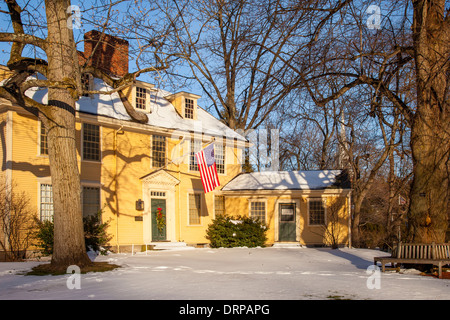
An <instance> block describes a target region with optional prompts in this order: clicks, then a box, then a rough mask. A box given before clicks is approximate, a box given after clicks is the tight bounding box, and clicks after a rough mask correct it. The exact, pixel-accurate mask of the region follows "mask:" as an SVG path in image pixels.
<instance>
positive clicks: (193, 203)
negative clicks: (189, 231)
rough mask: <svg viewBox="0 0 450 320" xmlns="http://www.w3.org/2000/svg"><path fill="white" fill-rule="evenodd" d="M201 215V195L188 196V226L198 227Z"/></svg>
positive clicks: (192, 194) (191, 194)
mask: <svg viewBox="0 0 450 320" xmlns="http://www.w3.org/2000/svg"><path fill="white" fill-rule="evenodd" d="M200 214H201V194H198V193H190V194H189V225H199V224H200Z"/></svg>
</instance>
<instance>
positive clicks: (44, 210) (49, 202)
mask: <svg viewBox="0 0 450 320" xmlns="http://www.w3.org/2000/svg"><path fill="white" fill-rule="evenodd" d="M39 207H40V217H39V218H40V220H41V221H53V186H52V185H51V184H41V185H40V204H39Z"/></svg>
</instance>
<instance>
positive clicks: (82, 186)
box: [81, 181, 102, 217]
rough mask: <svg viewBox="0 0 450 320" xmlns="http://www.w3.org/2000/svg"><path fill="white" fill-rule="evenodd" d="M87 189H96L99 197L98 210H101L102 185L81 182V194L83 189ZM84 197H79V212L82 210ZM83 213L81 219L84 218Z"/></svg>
mask: <svg viewBox="0 0 450 320" xmlns="http://www.w3.org/2000/svg"><path fill="white" fill-rule="evenodd" d="M84 187H87V188H98V189H99V190H98V191H99V195H98V201H99V203H98V206H99V208H100V210H102V184H101V183H100V182H83V181H81V191H82V192H83V188H84ZM83 200H84V196H83V194H82V195H81V210H83V208H84V203H83ZM82 213H83V217H84V212H82Z"/></svg>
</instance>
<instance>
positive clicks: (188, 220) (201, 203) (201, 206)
mask: <svg viewBox="0 0 450 320" xmlns="http://www.w3.org/2000/svg"><path fill="white" fill-rule="evenodd" d="M191 194H198V195H200V223H199V224H191V221H190V219H189V195H191ZM186 197H187V201H186V203H187V211H186V213H187V217H186V218H187V223H186V225H187V226H188V227H202V226H203V219H202V216H203V192H201V191H198V190H190V191H188V192H187V194H186Z"/></svg>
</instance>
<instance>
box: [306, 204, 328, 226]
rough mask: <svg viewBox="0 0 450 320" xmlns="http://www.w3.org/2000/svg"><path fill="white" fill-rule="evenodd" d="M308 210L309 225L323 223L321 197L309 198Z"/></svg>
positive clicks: (323, 208) (323, 207)
mask: <svg viewBox="0 0 450 320" xmlns="http://www.w3.org/2000/svg"><path fill="white" fill-rule="evenodd" d="M308 212H309V224H310V225H324V224H325V206H324V203H323V201H322V199H309V200H308Z"/></svg>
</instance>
